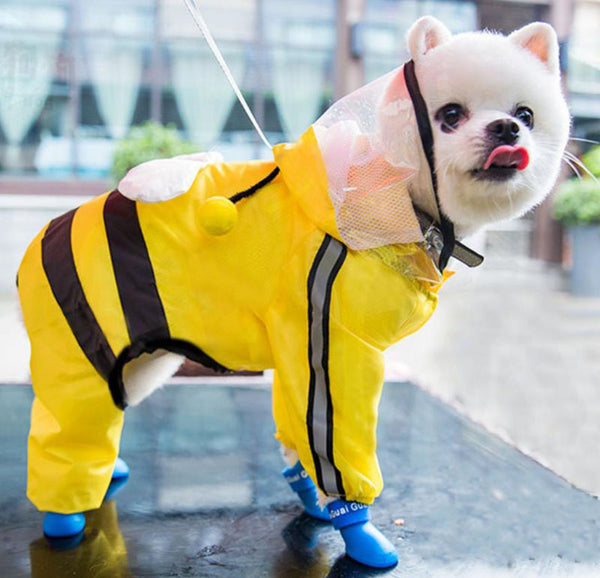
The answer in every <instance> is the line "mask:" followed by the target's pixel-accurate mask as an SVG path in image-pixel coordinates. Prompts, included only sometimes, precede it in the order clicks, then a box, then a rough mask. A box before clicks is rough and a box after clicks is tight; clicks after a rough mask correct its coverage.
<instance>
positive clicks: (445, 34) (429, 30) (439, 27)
mask: <svg viewBox="0 0 600 578" xmlns="http://www.w3.org/2000/svg"><path fill="white" fill-rule="evenodd" d="M451 36H452V33H451V32H450V30H448V29H447V28H446V27H445V26H444V25H443V24H442V23H441V22H440V21H439V20H438V19H437V18H434V17H433V16H423V18H419V19H418V20H417V21H416V22H415V23H414V24H413V25H412V26H411V28H410V30H409V31H408V35H407V40H408V51H409V52H410V55H411V57H412V59H413V60H414V61H415V62H417V61H418V60H419V58H421V56H423V55H425V54H427V53H428V52H429V51H430V50H431V49H432V48H435V47H436V46H439V45H440V44H443V43H444V42H447V41H448V40H449V39H450V37H451Z"/></svg>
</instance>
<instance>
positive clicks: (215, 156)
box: [118, 152, 223, 203]
mask: <svg viewBox="0 0 600 578" xmlns="http://www.w3.org/2000/svg"><path fill="white" fill-rule="evenodd" d="M222 162H223V155H221V154H220V153H217V152H207V153H194V154H191V155H180V156H178V157H173V158H171V159H156V160H154V161H148V162H145V163H142V164H141V165H138V166H137V167H133V168H132V169H131V170H130V171H129V172H128V173H127V174H126V175H125V176H124V177H123V178H122V179H121V180H120V181H119V186H118V189H119V192H120V193H121V194H122V195H124V196H125V197H127V198H128V199H131V200H132V201H140V202H142V203H159V202H160V201H168V200H169V199H173V198H175V197H177V196H179V195H181V194H183V193H185V192H186V191H187V190H188V189H189V188H190V187H191V186H192V183H193V182H194V179H195V178H196V175H197V174H198V171H199V170H200V169H201V168H203V167H205V166H206V165H210V164H214V163H222Z"/></svg>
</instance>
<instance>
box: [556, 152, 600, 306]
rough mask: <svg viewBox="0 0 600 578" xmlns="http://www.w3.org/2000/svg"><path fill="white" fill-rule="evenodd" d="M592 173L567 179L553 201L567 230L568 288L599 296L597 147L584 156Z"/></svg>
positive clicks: (599, 173) (599, 154)
mask: <svg viewBox="0 0 600 578" xmlns="http://www.w3.org/2000/svg"><path fill="white" fill-rule="evenodd" d="M583 162H584V164H585V166H586V167H587V168H588V169H589V171H590V172H591V173H592V175H594V176H593V177H592V176H586V177H582V178H579V179H569V180H567V181H565V182H564V183H563V184H562V185H561V186H560V188H559V190H558V193H557V195H556V198H555V200H554V215H555V217H556V219H557V220H558V221H560V223H561V224H562V225H564V226H565V227H566V228H567V229H568V233H569V238H570V242H571V252H572V266H571V276H570V289H571V292H572V293H573V294H575V295H581V296H596V297H598V296H600V180H596V178H595V177H596V176H598V177H600V147H594V148H593V149H592V150H591V151H590V152H589V153H587V154H586V155H584V157H583Z"/></svg>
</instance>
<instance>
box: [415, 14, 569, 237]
mask: <svg viewBox="0 0 600 578" xmlns="http://www.w3.org/2000/svg"><path fill="white" fill-rule="evenodd" d="M408 46H409V50H410V53H411V56H412V58H413V60H414V61H415V69H416V74H417V77H418V79H419V85H420V88H421V92H422V93H423V97H424V99H425V101H426V102H427V106H428V109H429V112H430V116H431V117H432V118H431V120H432V127H433V131H434V142H435V157H436V163H437V174H438V183H439V197H440V203H441V206H442V209H443V211H444V212H445V213H446V215H447V216H448V217H449V218H450V220H451V221H452V222H453V223H454V225H455V229H456V232H457V235H458V236H459V237H463V236H466V235H469V234H472V233H474V232H475V231H477V230H478V229H479V228H481V227H482V226H483V225H486V224H489V223H491V222H494V221H498V220H504V219H508V218H514V217H518V216H520V215H522V214H524V213H525V212H527V211H529V210H530V209H531V208H532V207H533V206H535V205H537V204H539V203H540V202H541V201H542V200H543V199H544V198H545V197H546V196H547V195H548V193H549V192H550V190H551V189H552V187H553V185H554V183H555V182H556V179H557V177H558V173H559V169H560V161H561V158H562V154H563V151H564V149H565V146H566V143H567V140H568V135H569V123H570V121H569V112H568V109H567V105H566V103H565V100H564V98H563V96H562V93H561V85H560V72H559V64H558V41H557V39H556V34H555V32H554V30H553V29H552V27H550V26H549V25H547V24H543V23H539V22H537V23H533V24H529V25H527V26H525V27H523V28H521V29H520V30H517V31H516V32H513V33H512V34H511V35H509V36H502V35H500V34H494V33H489V32H483V33H482V32H470V33H465V34H459V35H457V36H451V34H450V32H449V31H448V30H447V29H446V27H445V26H444V25H443V24H441V23H440V22H439V21H438V20H436V19H434V18H431V17H424V18H421V19H420V20H418V21H417V22H416V23H415V24H414V26H413V27H412V28H411V30H410V31H409V34H408ZM449 103H456V104H460V105H462V106H463V107H464V108H465V109H466V110H467V111H468V118H467V120H466V121H465V122H464V123H463V124H461V125H460V126H459V128H458V129H457V130H455V131H452V132H449V133H447V132H444V131H442V130H441V128H440V123H439V121H436V120H435V118H434V116H435V112H436V111H437V110H439V109H440V108H441V107H442V106H444V105H446V104H449ZM522 105H525V106H528V107H529V108H531V109H532V110H533V112H534V115H535V119H534V123H535V124H534V128H533V130H529V129H528V128H527V127H525V125H523V123H522V122H521V121H520V120H519V119H516V118H514V117H513V116H512V114H513V112H514V110H515V108H516V107H517V106H522ZM505 118H511V119H512V120H514V121H515V122H517V124H519V126H520V129H521V130H520V136H519V141H518V142H517V144H518V145H521V146H524V147H525V148H526V149H527V150H528V152H529V155H530V163H529V166H528V167H527V168H526V169H525V170H523V171H519V172H518V173H517V174H516V175H515V176H514V177H513V178H512V179H511V180H509V181H502V182H494V181H482V180H476V179H474V178H473V176H472V174H471V171H472V170H473V169H477V168H481V167H482V166H483V164H484V161H485V158H486V157H487V153H488V152H489V151H488V150H486V146H487V144H486V133H485V128H486V127H487V125H488V124H489V123H490V122H492V121H495V120H500V119H505ZM425 166H426V165H425ZM429 190H430V181H429V175H428V174H427V172H426V171H421V172H420V174H419V175H418V179H417V182H416V183H415V186H414V187H413V190H412V191H411V192H412V195H413V201H415V202H416V203H417V204H418V205H420V206H421V208H422V209H424V210H425V211H426V212H428V213H430V214H434V215H435V214H436V213H437V210H436V207H435V205H434V204H433V199H432V196H431V194H430V193H429Z"/></svg>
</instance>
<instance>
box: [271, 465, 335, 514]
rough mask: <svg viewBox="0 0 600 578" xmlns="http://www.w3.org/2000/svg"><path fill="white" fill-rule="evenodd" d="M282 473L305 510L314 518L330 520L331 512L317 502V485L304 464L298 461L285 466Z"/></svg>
mask: <svg viewBox="0 0 600 578" xmlns="http://www.w3.org/2000/svg"><path fill="white" fill-rule="evenodd" d="M281 473H282V474H283V477H284V478H285V479H286V481H287V483H288V484H289V485H290V488H292V490H294V492H296V493H297V494H298V497H299V498H300V500H301V501H302V505H303V506H304V511H305V512H306V513H307V514H308V515H309V516H311V517H312V518H316V519H317V520H323V521H324V522H329V513H328V512H327V510H324V509H322V508H321V507H320V506H319V504H318V503H317V500H318V498H317V487H316V486H315V484H314V482H313V481H312V480H311V479H310V477H309V475H308V474H307V473H306V470H305V469H304V468H303V467H302V464H301V463H300V462H299V461H298V462H296V465H295V466H292V467H289V468H285V470H283V472H281Z"/></svg>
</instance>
